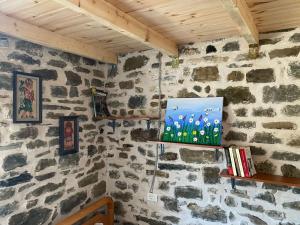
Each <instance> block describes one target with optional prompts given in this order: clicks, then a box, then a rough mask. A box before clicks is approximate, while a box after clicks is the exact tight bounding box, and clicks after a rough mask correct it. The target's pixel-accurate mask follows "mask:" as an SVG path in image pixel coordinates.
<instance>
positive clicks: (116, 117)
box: [95, 116, 159, 120]
mask: <svg viewBox="0 0 300 225" xmlns="http://www.w3.org/2000/svg"><path fill="white" fill-rule="evenodd" d="M95 120H159V117H158V116H157V117H155V116H152V117H151V116H105V117H102V116H99V117H96V118H95Z"/></svg>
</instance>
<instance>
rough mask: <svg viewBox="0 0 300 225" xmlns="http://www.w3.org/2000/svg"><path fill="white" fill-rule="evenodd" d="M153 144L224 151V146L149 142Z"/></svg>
mask: <svg viewBox="0 0 300 225" xmlns="http://www.w3.org/2000/svg"><path fill="white" fill-rule="evenodd" d="M148 143H151V144H163V145H176V146H178V147H188V148H201V149H203V148H213V149H223V148H224V147H223V146H217V145H195V144H185V143H175V142H166V141H148Z"/></svg>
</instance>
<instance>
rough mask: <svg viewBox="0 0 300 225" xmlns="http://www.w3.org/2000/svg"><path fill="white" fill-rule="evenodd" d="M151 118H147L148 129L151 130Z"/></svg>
mask: <svg viewBox="0 0 300 225" xmlns="http://www.w3.org/2000/svg"><path fill="white" fill-rule="evenodd" d="M150 125H151V120H147V130H150Z"/></svg>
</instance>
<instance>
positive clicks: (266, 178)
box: [220, 170, 300, 187]
mask: <svg viewBox="0 0 300 225" xmlns="http://www.w3.org/2000/svg"><path fill="white" fill-rule="evenodd" d="M220 176H221V177H228V178H234V179H238V180H248V181H257V182H264V183H268V184H277V185H286V186H295V187H300V178H293V177H283V176H278V175H269V174H262V173H258V174H256V175H254V176H252V177H236V176H232V175H229V174H228V172H227V171H226V170H224V171H222V172H221V174H220Z"/></svg>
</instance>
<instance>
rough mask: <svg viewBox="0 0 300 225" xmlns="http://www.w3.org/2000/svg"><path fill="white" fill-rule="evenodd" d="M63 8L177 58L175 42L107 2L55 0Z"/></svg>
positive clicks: (97, 0)
mask: <svg viewBox="0 0 300 225" xmlns="http://www.w3.org/2000/svg"><path fill="white" fill-rule="evenodd" d="M54 1H56V2H58V3H60V4H62V5H63V6H65V7H67V8H69V9H72V10H74V11H76V12H79V13H82V14H84V15H86V16H88V17H90V18H92V19H93V20H95V21H97V22H99V23H100V24H102V25H104V26H106V27H108V28H111V29H113V30H115V31H117V32H120V33H122V34H123V35H126V36H128V37H130V38H132V39H134V40H137V41H140V42H142V43H144V44H145V45H147V46H149V47H151V48H155V49H158V50H161V51H164V52H166V53H168V54H169V55H173V56H177V55H178V48H177V45H176V43H175V42H173V41H171V40H169V39H168V38H166V37H164V36H163V35H162V34H160V33H158V32H157V31H155V30H153V29H151V28H150V27H148V26H146V25H145V24H143V23H141V22H139V21H138V20H137V19H135V18H134V17H132V16H130V15H129V14H127V13H125V12H123V11H121V10H120V9H118V8H116V7H115V6H113V5H112V4H110V3H108V2H106V1H105V0H54Z"/></svg>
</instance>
